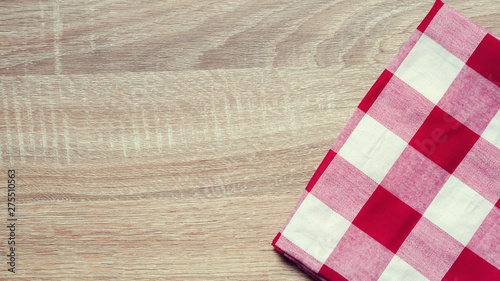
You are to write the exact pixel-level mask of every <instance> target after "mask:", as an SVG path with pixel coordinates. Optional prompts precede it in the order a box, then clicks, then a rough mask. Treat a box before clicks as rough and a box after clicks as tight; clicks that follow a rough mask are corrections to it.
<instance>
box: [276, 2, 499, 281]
mask: <svg viewBox="0 0 500 281" xmlns="http://www.w3.org/2000/svg"><path fill="white" fill-rule="evenodd" d="M499 110H500V39H499V37H497V36H495V35H494V34H491V33H490V32H488V31H487V30H485V29H484V28H482V27H480V26H479V25H477V24H475V23H473V22H472V21H470V20H469V19H467V18H465V17H464V16H462V15H460V14H459V13H458V12H456V11H455V10H453V9H451V8H450V7H449V6H447V5H445V4H444V3H443V2H441V1H436V2H435V4H434V6H433V7H432V9H431V10H430V12H429V14H428V15H427V16H426V17H425V19H424V20H423V21H422V23H421V24H420V25H419V26H418V28H417V30H416V31H415V32H414V33H413V34H412V35H411V37H410V39H409V40H408V42H407V43H406V44H405V45H404V46H403V47H402V49H401V50H400V51H399V53H398V54H397V55H396V57H395V58H394V60H393V61H392V62H391V63H390V64H389V66H388V67H387V69H386V70H384V72H383V73H382V74H381V76H380V77H379V78H378V80H377V81H376V82H375V84H374V85H373V87H372V88H371V89H370V91H369V92H368V94H367V95H366V96H365V98H364V99H363V100H362V102H361V103H360V104H359V106H358V108H357V109H356V111H355V112H354V115H353V116H352V117H351V119H350V120H349V122H348V124H347V126H346V127H345V129H344V130H343V131H342V133H341V134H340V136H339V137H338V138H337V140H336V141H335V143H334V144H333V146H332V147H331V149H330V150H329V151H328V153H327V155H326V157H325V158H324V160H323V162H322V163H321V164H320V166H319V168H318V169H317V171H316V172H315V174H314V176H313V178H312V179H311V181H310V182H309V184H308V185H307V187H306V189H305V191H304V193H303V194H302V196H301V197H300V199H299V202H298V203H297V205H296V207H295V208H294V209H293V211H292V213H291V214H290V216H289V218H288V219H287V221H286V222H285V225H284V226H283V228H282V229H281V231H280V232H279V233H278V235H277V236H276V238H275V239H274V241H273V245H274V247H275V248H276V250H277V251H278V252H280V253H281V254H283V255H285V256H286V257H287V258H289V259H290V260H292V261H294V262H295V263H296V264H297V265H298V266H299V267H300V268H302V269H303V270H304V271H306V272H307V273H308V274H310V275H311V276H312V277H313V278H315V279H317V280H450V281H451V280H453V281H458V280H464V281H465V280H481V281H486V280H495V281H499V280H500V111H499Z"/></svg>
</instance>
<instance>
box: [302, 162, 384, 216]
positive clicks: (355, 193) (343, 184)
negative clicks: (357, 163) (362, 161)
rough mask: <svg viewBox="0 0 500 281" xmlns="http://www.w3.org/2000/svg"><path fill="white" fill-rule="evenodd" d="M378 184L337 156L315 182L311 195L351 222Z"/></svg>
mask: <svg viewBox="0 0 500 281" xmlns="http://www.w3.org/2000/svg"><path fill="white" fill-rule="evenodd" d="M377 186H378V184H377V183H376V182H375V181H373V180H372V179H371V178H370V177H368V176H367V175H365V174H364V173H362V172H361V171H360V170H358V169H357V168H356V167H354V166H353V165H352V164H351V163H349V162H347V161H346V160H345V159H344V158H342V157H341V156H339V155H337V156H336V157H335V158H333V160H332V161H331V163H330V165H329V166H328V167H327V168H326V170H325V173H323V175H322V176H321V177H320V178H319V180H318V181H317V182H316V185H315V186H314V188H313V189H312V190H311V194H313V195H314V196H316V197H317V198H320V199H321V201H323V203H325V204H326V205H327V206H328V207H330V208H331V209H332V210H334V211H335V212H336V213H338V214H339V215H341V216H343V217H344V218H346V219H347V220H349V221H351V222H352V221H353V220H354V218H355V217H356V214H357V213H358V212H359V210H361V207H363V205H364V204H365V203H366V201H367V200H368V198H369V197H370V196H371V195H372V194H373V192H374V191H375V189H376V188H377Z"/></svg>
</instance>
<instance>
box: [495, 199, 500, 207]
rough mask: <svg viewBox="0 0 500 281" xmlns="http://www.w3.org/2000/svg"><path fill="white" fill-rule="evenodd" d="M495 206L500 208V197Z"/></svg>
mask: <svg viewBox="0 0 500 281" xmlns="http://www.w3.org/2000/svg"><path fill="white" fill-rule="evenodd" d="M495 206H496V207H497V208H498V209H500V199H498V201H497V203H496V204H495Z"/></svg>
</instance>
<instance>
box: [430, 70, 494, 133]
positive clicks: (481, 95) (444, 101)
mask: <svg viewBox="0 0 500 281" xmlns="http://www.w3.org/2000/svg"><path fill="white" fill-rule="evenodd" d="M437 106H439V108H441V109H443V110H444V111H446V112H447V113H449V114H450V115H451V116H453V117H454V118H455V119H457V120H458V121H460V123H462V124H464V125H465V126H467V127H469V128H470V129H471V130H473V131H474V132H476V133H477V134H482V133H483V131H484V130H485V129H486V127H487V126H488V124H489V123H490V121H491V120H492V119H493V117H494V116H495V114H496V113H497V111H498V110H499V109H500V88H499V87H497V86H496V85H495V84H493V83H491V82H490V81H488V80H487V79H486V78H484V77H483V76H482V75H480V74H479V73H477V72H476V71H474V70H473V69H472V68H470V67H468V66H467V65H465V66H464V67H463V68H462V71H460V73H459V74H458V76H457V78H456V79H455V81H453V83H452V84H451V86H450V88H449V89H448V91H446V93H445V95H444V96H443V98H441V100H440V101H439V103H438V104H437Z"/></svg>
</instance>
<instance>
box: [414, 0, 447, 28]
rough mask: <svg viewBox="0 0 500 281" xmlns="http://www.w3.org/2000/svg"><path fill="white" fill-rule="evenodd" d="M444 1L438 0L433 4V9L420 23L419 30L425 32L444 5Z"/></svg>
mask: <svg viewBox="0 0 500 281" xmlns="http://www.w3.org/2000/svg"><path fill="white" fill-rule="evenodd" d="M443 5H444V3H443V2H442V1H440V0H437V1H436V2H435V3H434V6H432V9H431V10H430V11H429V13H428V14H427V16H425V18H424V20H423V21H422V22H421V23H420V25H419V26H418V27H417V29H418V30H419V31H421V32H422V33H424V31H425V30H426V29H427V27H428V26H429V24H430V23H431V21H432V19H434V17H435V16H436V14H437V13H438V12H439V10H440V9H441V7H443Z"/></svg>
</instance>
